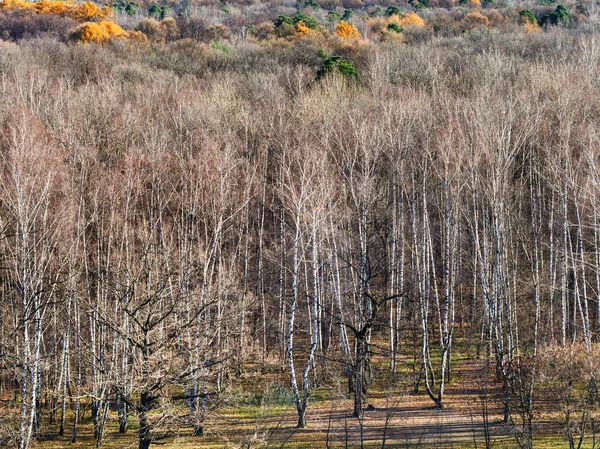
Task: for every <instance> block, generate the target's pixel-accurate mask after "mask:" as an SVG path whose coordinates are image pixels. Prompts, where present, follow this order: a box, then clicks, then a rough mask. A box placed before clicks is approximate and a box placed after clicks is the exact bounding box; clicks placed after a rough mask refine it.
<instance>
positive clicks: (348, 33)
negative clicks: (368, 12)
mask: <svg viewBox="0 0 600 449" xmlns="http://www.w3.org/2000/svg"><path fill="white" fill-rule="evenodd" d="M335 32H336V33H337V34H338V36H340V37H343V38H344V39H354V38H357V37H359V36H360V33H359V32H358V30H357V29H356V27H355V26H353V25H351V24H349V23H348V22H344V21H343V20H342V21H341V22H340V23H339V24H338V25H337V26H336V27H335Z"/></svg>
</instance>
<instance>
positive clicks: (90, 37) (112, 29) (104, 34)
mask: <svg viewBox="0 0 600 449" xmlns="http://www.w3.org/2000/svg"><path fill="white" fill-rule="evenodd" d="M126 36H127V33H126V32H125V31H124V30H123V28H121V27H120V26H119V25H117V24H116V23H114V22H106V21H102V22H99V23H93V22H87V23H82V24H81V25H79V26H78V27H76V28H75V29H74V30H73V31H72V32H71V37H72V38H73V39H76V40H78V41H80V42H82V43H84V44H87V43H96V44H102V43H104V42H107V41H109V40H111V39H114V38H119V37H126Z"/></svg>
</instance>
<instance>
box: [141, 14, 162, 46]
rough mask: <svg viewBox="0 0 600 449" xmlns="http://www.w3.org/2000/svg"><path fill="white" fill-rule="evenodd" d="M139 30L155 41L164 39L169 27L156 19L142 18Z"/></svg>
mask: <svg viewBox="0 0 600 449" xmlns="http://www.w3.org/2000/svg"><path fill="white" fill-rule="evenodd" d="M137 30H138V31H141V32H142V33H144V34H145V35H146V37H147V38H148V39H150V40H151V41H154V42H161V41H164V40H165V38H166V37H167V29H166V28H165V27H164V26H163V25H162V24H161V23H160V22H157V21H156V20H154V19H142V20H141V21H140V23H139V24H138V26H137Z"/></svg>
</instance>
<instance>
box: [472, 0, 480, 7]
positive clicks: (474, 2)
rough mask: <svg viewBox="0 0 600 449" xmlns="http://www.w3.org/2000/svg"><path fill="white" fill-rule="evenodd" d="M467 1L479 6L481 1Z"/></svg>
mask: <svg viewBox="0 0 600 449" xmlns="http://www.w3.org/2000/svg"><path fill="white" fill-rule="evenodd" d="M469 3H470V4H471V5H474V6H481V2H480V1H479V0H469Z"/></svg>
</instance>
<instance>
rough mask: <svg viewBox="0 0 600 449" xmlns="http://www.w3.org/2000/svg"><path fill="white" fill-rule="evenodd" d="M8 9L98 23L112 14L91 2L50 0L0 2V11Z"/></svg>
mask: <svg viewBox="0 0 600 449" xmlns="http://www.w3.org/2000/svg"><path fill="white" fill-rule="evenodd" d="M10 9H23V10H29V11H33V12H34V13H36V14H55V15H58V16H61V17H69V18H71V19H73V20H81V21H99V20H102V19H106V18H108V17H111V16H112V13H113V10H112V8H109V7H108V6H105V7H104V8H101V7H99V6H98V5H96V4H95V3H92V2H84V3H82V4H77V3H71V2H63V1H52V0H42V1H39V2H28V1H23V0H4V1H2V2H0V10H10Z"/></svg>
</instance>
